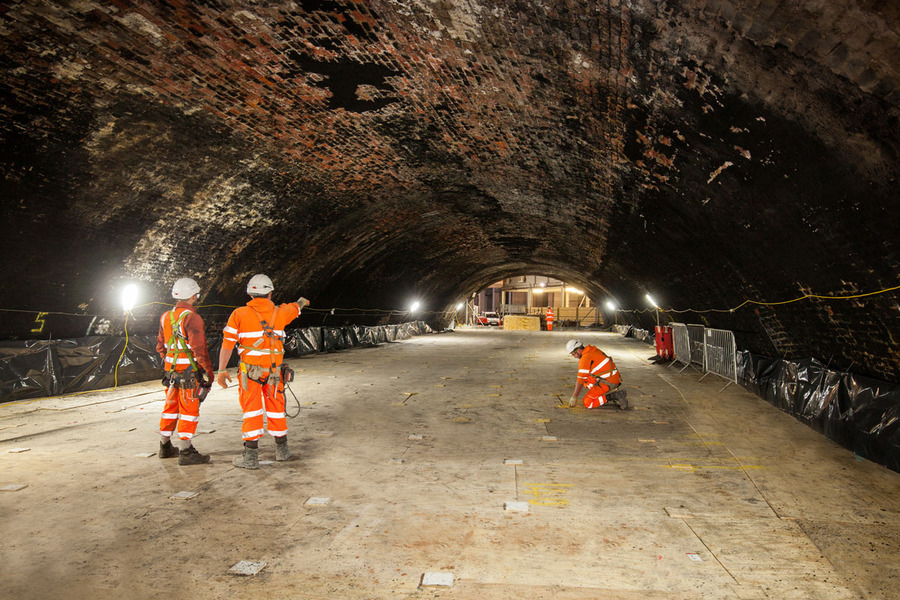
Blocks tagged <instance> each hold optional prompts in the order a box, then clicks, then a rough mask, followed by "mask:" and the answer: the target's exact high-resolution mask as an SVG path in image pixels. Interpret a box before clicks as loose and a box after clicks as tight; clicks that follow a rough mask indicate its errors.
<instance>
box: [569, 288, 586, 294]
mask: <svg viewBox="0 0 900 600" xmlns="http://www.w3.org/2000/svg"><path fill="white" fill-rule="evenodd" d="M566 291H567V292H571V293H573V294H583V293H584V292H582V291H581V290H579V289H578V288H573V287H567V288H566Z"/></svg>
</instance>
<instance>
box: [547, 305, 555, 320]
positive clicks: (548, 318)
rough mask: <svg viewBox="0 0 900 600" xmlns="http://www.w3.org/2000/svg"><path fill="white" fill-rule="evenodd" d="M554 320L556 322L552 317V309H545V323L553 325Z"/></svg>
mask: <svg viewBox="0 0 900 600" xmlns="http://www.w3.org/2000/svg"><path fill="white" fill-rule="evenodd" d="M555 320H556V319H555V318H554V316H553V309H552V308H549V307H548V308H547V322H548V323H553V321H555Z"/></svg>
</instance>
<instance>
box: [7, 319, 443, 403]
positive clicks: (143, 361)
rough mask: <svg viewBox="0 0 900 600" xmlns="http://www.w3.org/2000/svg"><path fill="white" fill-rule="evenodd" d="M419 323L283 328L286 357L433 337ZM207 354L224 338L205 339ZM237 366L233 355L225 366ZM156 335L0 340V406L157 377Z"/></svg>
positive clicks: (216, 351) (159, 369)
mask: <svg viewBox="0 0 900 600" xmlns="http://www.w3.org/2000/svg"><path fill="white" fill-rule="evenodd" d="M433 332H434V330H433V329H432V328H431V327H430V326H429V325H428V324H426V323H424V322H422V321H413V322H408V323H400V324H397V325H381V326H376V327H365V326H350V327H305V328H300V329H292V330H287V331H286V332H285V340H284V356H285V357H286V358H296V357H299V356H305V355H308V354H313V353H316V352H333V351H336V350H344V349H347V348H355V347H365V346H377V345H378V344H384V343H388V342H395V341H398V340H404V339H408V338H410V337H411V336H414V335H422V334H425V333H433ZM207 341H208V346H209V350H210V355H211V356H213V357H215V356H218V354H219V349H220V348H221V347H222V336H221V334H217V335H215V336H211V337H210V338H208V340H207ZM236 364H237V356H236V355H235V354H234V353H232V357H231V361H230V363H229V366H234V365H236ZM162 369H163V363H162V359H161V358H160V356H159V354H157V352H156V336H155V335H154V336H150V335H138V336H130V337H129V338H128V339H127V340H126V338H125V337H118V336H90V337H82V338H72V339H56V340H40V341H38V340H35V341H21V342H0V403H3V402H11V401H14V400H24V399H27V398H40V397H44V396H58V395H62V394H76V393H78V392H86V391H97V390H103V389H107V388H111V387H113V386H118V385H127V384H130V383H137V382H141V381H150V380H152V379H156V378H158V377H161V375H162Z"/></svg>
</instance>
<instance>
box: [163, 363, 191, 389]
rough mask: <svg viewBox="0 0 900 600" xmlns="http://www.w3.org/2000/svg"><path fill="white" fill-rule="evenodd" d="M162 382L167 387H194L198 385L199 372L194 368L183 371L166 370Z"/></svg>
mask: <svg viewBox="0 0 900 600" xmlns="http://www.w3.org/2000/svg"><path fill="white" fill-rule="evenodd" d="M162 384H163V385H164V386H166V387H176V388H179V389H182V390H189V389H193V388H195V387H197V385H198V380H197V374H196V373H195V372H194V369H192V368H188V369H185V370H184V371H181V372H176V371H166V372H165V373H164V374H163V378H162Z"/></svg>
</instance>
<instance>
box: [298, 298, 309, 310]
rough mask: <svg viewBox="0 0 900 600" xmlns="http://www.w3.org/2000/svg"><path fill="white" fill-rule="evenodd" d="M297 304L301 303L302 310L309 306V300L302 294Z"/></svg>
mask: <svg viewBox="0 0 900 600" xmlns="http://www.w3.org/2000/svg"><path fill="white" fill-rule="evenodd" d="M297 304H299V305H300V310H303V309H304V308H306V307H307V306H309V300H307V299H306V298H304V297H303V296H300V298H299V299H298V300H297Z"/></svg>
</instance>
